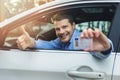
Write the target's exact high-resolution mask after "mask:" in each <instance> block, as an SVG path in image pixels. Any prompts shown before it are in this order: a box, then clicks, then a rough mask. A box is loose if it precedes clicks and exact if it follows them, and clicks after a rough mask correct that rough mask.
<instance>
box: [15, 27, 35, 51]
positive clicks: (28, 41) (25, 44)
mask: <svg viewBox="0 0 120 80" xmlns="http://www.w3.org/2000/svg"><path fill="white" fill-rule="evenodd" d="M21 31H22V33H23V34H22V35H21V36H20V37H18V39H17V41H16V43H17V46H18V48H19V49H21V50H25V49H27V48H33V47H34V45H35V41H34V39H33V38H32V37H30V35H29V34H28V33H27V32H26V31H25V29H24V26H21Z"/></svg>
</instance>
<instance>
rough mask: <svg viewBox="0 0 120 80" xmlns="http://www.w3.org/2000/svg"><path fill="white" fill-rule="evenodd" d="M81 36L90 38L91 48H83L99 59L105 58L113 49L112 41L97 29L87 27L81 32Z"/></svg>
mask: <svg viewBox="0 0 120 80" xmlns="http://www.w3.org/2000/svg"><path fill="white" fill-rule="evenodd" d="M81 38H92V39H93V48H92V49H84V50H85V51H89V52H90V53H91V54H92V55H93V56H95V57H98V58H100V59H103V58H106V57H108V56H109V54H110V53H111V52H112V51H113V44H112V42H111V41H110V40H109V39H108V38H107V37H106V36H105V35H104V34H103V33H102V32H101V31H99V30H98V29H94V30H93V29H90V28H89V29H87V30H84V31H83V32H82V34H81Z"/></svg>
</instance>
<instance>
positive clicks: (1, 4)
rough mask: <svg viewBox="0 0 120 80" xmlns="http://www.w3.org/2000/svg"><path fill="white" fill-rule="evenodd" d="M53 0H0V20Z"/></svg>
mask: <svg viewBox="0 0 120 80" xmlns="http://www.w3.org/2000/svg"><path fill="white" fill-rule="evenodd" d="M51 1H54V0H0V22H1V21H3V20H5V19H7V18H10V17H12V16H15V15H16V14H18V13H20V12H23V11H25V10H28V9H30V8H33V7H37V6H39V5H42V4H45V3H48V2H51Z"/></svg>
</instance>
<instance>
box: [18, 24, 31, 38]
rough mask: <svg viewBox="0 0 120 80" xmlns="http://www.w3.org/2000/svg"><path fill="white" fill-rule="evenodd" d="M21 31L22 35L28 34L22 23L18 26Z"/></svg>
mask: <svg viewBox="0 0 120 80" xmlns="http://www.w3.org/2000/svg"><path fill="white" fill-rule="evenodd" d="M20 29H21V32H22V33H23V35H26V36H29V34H28V32H27V31H26V30H25V28H24V25H23V26H21V27H20Z"/></svg>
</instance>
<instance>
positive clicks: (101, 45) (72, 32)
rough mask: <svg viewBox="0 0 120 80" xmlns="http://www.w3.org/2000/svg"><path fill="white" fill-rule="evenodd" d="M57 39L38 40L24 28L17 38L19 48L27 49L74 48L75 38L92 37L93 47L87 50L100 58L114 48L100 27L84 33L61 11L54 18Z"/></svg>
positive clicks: (104, 56) (70, 17)
mask: <svg viewBox="0 0 120 80" xmlns="http://www.w3.org/2000/svg"><path fill="white" fill-rule="evenodd" d="M52 20H53V23H54V26H55V32H56V35H57V37H58V38H57V39H55V40H52V41H44V40H37V41H35V40H34V39H33V38H31V37H30V36H29V34H28V33H27V32H26V31H25V29H24V28H22V31H23V33H24V34H23V35H22V36H20V37H19V38H18V40H17V45H18V48H20V49H21V50H25V49H27V48H36V49H61V50H74V38H76V37H80V38H92V39H93V47H92V49H91V48H90V49H89V48H87V49H84V50H85V51H89V52H91V54H92V55H93V56H95V57H98V58H101V59H102V58H106V57H107V56H108V55H109V54H110V53H111V51H112V50H113V47H112V42H111V41H110V40H109V39H108V38H107V37H106V36H105V35H104V34H103V33H102V32H100V31H99V30H98V29H94V30H93V29H87V30H84V31H83V32H82V33H81V32H79V31H78V30H76V29H75V22H74V20H73V18H72V16H70V15H69V14H65V13H59V14H56V15H54V16H53V18H52Z"/></svg>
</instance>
